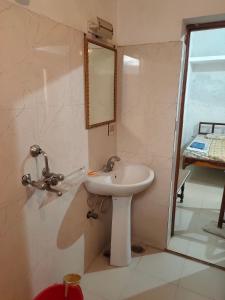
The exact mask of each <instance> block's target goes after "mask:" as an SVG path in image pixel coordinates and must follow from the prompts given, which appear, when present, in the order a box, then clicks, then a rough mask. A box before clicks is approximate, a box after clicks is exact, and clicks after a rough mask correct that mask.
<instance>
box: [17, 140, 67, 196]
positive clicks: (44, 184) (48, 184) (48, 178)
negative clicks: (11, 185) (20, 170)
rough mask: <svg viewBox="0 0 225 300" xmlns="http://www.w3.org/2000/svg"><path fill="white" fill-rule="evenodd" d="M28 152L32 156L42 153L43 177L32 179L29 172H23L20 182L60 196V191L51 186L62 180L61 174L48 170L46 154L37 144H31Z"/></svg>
mask: <svg viewBox="0 0 225 300" xmlns="http://www.w3.org/2000/svg"><path fill="white" fill-rule="evenodd" d="M30 154H31V156H32V157H37V156H38V155H40V154H42V155H43V156H44V160H45V167H44V169H43V170H42V175H43V177H42V178H41V179H39V180H36V181H35V180H32V179H31V175H30V174H25V175H23V177H22V184H23V185H24V186H27V185H31V186H33V187H35V188H37V189H39V190H43V191H49V192H53V193H56V194H57V196H62V192H61V191H59V190H57V189H55V188H53V187H52V186H56V185H57V184H58V183H59V182H60V181H63V180H64V175H63V174H57V173H52V172H50V169H49V164H48V156H47V154H46V153H45V152H44V151H43V150H42V149H41V147H40V146H38V145H33V146H31V147H30Z"/></svg>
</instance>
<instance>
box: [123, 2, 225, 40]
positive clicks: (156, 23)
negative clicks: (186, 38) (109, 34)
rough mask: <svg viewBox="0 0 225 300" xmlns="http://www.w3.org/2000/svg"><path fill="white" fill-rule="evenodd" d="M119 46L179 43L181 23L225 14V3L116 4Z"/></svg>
mask: <svg viewBox="0 0 225 300" xmlns="http://www.w3.org/2000/svg"><path fill="white" fill-rule="evenodd" d="M117 2H118V3H117V42H118V44H119V45H131V44H143V43H154V42H166V41H178V40H180V37H181V30H182V21H183V19H186V18H187V19H189V18H194V17H201V16H209V15H217V14H225V1H224V0H189V1H186V0H173V1H169V0H167V1H159V0H132V1H130V0H117Z"/></svg>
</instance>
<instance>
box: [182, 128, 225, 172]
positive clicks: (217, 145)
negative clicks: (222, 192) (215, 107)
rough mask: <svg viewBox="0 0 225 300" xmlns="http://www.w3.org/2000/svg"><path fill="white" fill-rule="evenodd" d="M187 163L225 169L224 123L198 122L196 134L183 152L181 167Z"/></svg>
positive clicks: (184, 166)
mask: <svg viewBox="0 0 225 300" xmlns="http://www.w3.org/2000/svg"><path fill="white" fill-rule="evenodd" d="M188 165H196V166H202V167H209V168H216V169H223V170H225V123H209V122H200V123H199V131H198V135H197V136H196V137H195V138H194V139H193V140H192V141H191V143H190V144H189V145H188V146H187V147H186V148H185V150H184V152H183V168H186V167H187V166H188Z"/></svg>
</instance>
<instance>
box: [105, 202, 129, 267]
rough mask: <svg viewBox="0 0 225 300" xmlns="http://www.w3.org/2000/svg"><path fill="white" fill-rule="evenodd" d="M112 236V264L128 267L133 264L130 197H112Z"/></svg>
mask: <svg viewBox="0 0 225 300" xmlns="http://www.w3.org/2000/svg"><path fill="white" fill-rule="evenodd" d="M112 200H113V216H112V235H111V257H110V264H111V265H113V266H120V267H122V266H127V265H129V263H130V262H131V220H130V219H131V215H130V210H131V200H132V196H128V197H112Z"/></svg>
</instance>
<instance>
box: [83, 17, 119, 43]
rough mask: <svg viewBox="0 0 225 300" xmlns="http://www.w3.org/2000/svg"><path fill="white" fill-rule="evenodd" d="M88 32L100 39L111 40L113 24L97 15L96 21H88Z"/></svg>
mask: <svg viewBox="0 0 225 300" xmlns="http://www.w3.org/2000/svg"><path fill="white" fill-rule="evenodd" d="M88 32H89V33H90V34H92V35H94V36H95V37H96V38H99V39H102V40H112V38H113V26H112V24H111V23H109V22H107V21H105V20H103V19H101V18H99V17H97V23H95V22H91V21H89V22H88Z"/></svg>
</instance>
